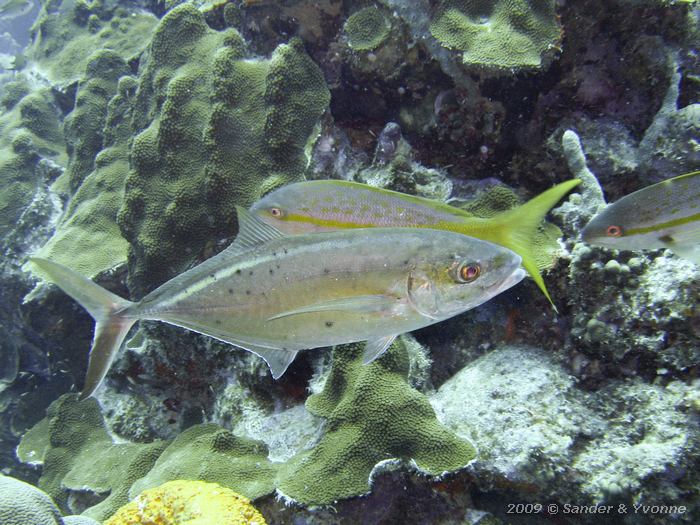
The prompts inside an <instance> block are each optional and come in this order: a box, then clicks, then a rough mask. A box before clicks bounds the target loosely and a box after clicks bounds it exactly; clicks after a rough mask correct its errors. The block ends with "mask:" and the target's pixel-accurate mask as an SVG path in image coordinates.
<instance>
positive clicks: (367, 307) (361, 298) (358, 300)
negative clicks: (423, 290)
mask: <svg viewBox="0 0 700 525" xmlns="http://www.w3.org/2000/svg"><path fill="white" fill-rule="evenodd" d="M395 305H396V299H395V298H393V297H390V296H388V295H357V296H354V297H341V298H340V299H332V300H330V301H322V302H320V303H314V304H310V305H307V306H302V307H301V308H295V309H294V310H287V311H286V312H281V313H279V314H276V315H273V316H272V317H268V318H267V320H268V321H274V320H275V319H281V318H282V317H289V316H291V315H299V314H310V313H315V312H379V311H382V310H388V309H390V308H392V307H394V306H395Z"/></svg>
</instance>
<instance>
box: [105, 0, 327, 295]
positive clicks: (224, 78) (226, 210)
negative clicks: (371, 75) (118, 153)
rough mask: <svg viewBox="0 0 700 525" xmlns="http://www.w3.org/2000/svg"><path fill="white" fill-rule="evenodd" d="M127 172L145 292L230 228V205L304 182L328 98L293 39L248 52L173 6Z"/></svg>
mask: <svg viewBox="0 0 700 525" xmlns="http://www.w3.org/2000/svg"><path fill="white" fill-rule="evenodd" d="M141 67H142V70H143V73H142V74H141V75H140V84H139V89H138V91H137V94H136V100H135V106H134V123H135V127H136V130H135V131H136V136H135V138H134V141H133V145H132V149H131V159H132V170H131V172H130V174H129V176H128V179H127V183H126V191H125V195H124V204H123V206H122V208H121V210H120V214H119V224H120V227H121V230H122V233H123V235H124V236H125V237H126V238H127V240H128V241H129V242H130V243H131V247H130V253H129V263H130V270H131V279H132V280H131V287H132V291H133V292H135V294H136V295H142V294H143V293H144V292H145V291H147V290H148V289H150V288H151V287H153V286H154V285H156V284H160V283H162V282H163V281H165V280H167V279H168V278H170V277H172V276H173V275H174V274H177V273H179V272H180V271H182V270H183V269H184V268H186V267H187V266H188V265H190V264H191V263H192V262H193V261H194V260H195V259H196V258H197V257H199V256H201V254H202V251H203V250H204V248H205V247H206V243H207V241H208V240H212V239H217V238H223V237H230V236H232V234H233V233H234V232H235V220H236V219H235V213H233V209H234V205H236V204H239V205H243V206H246V207H247V206H249V205H250V204H252V203H253V202H254V201H255V200H257V199H258V198H259V197H260V196H261V195H262V194H264V193H265V192H266V191H269V190H271V189H273V188H275V187H277V186H278V185H280V184H284V183H287V182H291V181H295V180H300V179H301V178H302V177H303V175H304V172H305V170H306V167H307V163H308V159H307V156H306V153H305V148H306V146H307V143H308V142H309V140H310V139H311V138H312V137H313V136H314V134H313V132H314V128H315V126H316V124H317V121H318V119H319V117H320V116H321V114H322V113H323V112H324V111H325V109H326V107H327V105H328V103H329V99H330V94H329V91H328V88H327V87H326V85H325V81H324V79H323V75H322V74H321V71H320V70H319V68H318V67H317V66H316V64H314V62H313V61H312V60H311V59H310V58H309V57H308V55H307V54H306V53H305V52H304V49H303V46H302V44H301V42H300V41H298V40H293V41H292V42H291V43H290V44H284V45H280V46H279V47H278V48H277V49H276V50H275V51H274V52H273V54H272V56H271V58H270V59H268V60H265V59H251V58H249V57H248V56H247V55H246V52H245V43H244V42H243V40H242V38H241V36H240V35H239V34H238V32H237V31H235V30H234V29H227V30H225V31H222V32H218V31H214V30H212V29H210V28H209V27H208V26H207V24H206V22H205V20H204V16H203V15H202V14H201V13H200V12H199V11H198V10H197V9H196V8H195V7H193V6H192V5H191V4H183V5H180V6H178V7H176V8H174V9H173V10H172V11H170V12H169V13H168V14H167V15H166V16H165V17H164V18H163V19H162V20H161V23H160V24H159V26H158V27H157V29H156V32H155V35H154V37H153V40H152V42H151V44H150V46H149V49H148V51H147V55H146V58H145V59H144V60H143V61H142V63H141Z"/></svg>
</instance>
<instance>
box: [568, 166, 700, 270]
mask: <svg viewBox="0 0 700 525" xmlns="http://www.w3.org/2000/svg"><path fill="white" fill-rule="evenodd" d="M698 209H700V171H694V172H692V173H687V174H685V175H680V176H678V177H674V178H672V179H668V180H665V181H662V182H659V183H657V184H652V185H651V186H647V187H646V188H642V189H641V190H638V191H635V192H634V193H630V194H629V195H626V196H624V197H622V198H621V199H620V200H618V201H617V202H615V203H613V204H610V205H609V206H607V207H606V208H605V209H604V210H603V211H601V212H600V213H599V214H598V215H596V216H595V217H594V218H593V219H591V221H590V222H589V223H588V224H587V225H586V227H585V228H584V229H583V231H582V232H581V235H582V237H583V240H584V241H586V242H588V243H590V244H595V245H599V246H605V247H609V248H617V249H618V250H645V249H658V248H669V249H671V250H673V252H674V253H675V254H676V255H679V256H680V257H684V258H686V259H688V260H691V261H693V262H695V263H696V264H700V212H699V211H698Z"/></svg>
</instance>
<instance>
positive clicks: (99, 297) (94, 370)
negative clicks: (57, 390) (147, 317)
mask: <svg viewBox="0 0 700 525" xmlns="http://www.w3.org/2000/svg"><path fill="white" fill-rule="evenodd" d="M29 260H30V261H31V262H32V264H34V265H35V266H36V267H37V268H39V270H41V272H42V273H43V274H44V275H46V276H48V278H49V280H50V281H52V282H53V283H55V284H56V285H57V286H58V287H59V288H61V290H63V291H64V292H65V293H67V294H68V295H70V296H71V297H72V298H73V299H75V300H76V301H77V302H78V303H80V305H81V306H82V307H83V308H85V309H86V310H87V311H88V312H89V313H90V315H91V316H92V317H93V319H95V335H94V337H93V339H92V349H91V350H90V360H89V363H88V371H87V376H86V377H85V386H84V387H83V391H82V392H81V393H80V399H81V400H82V399H85V398H87V397H89V396H90V395H92V393H93V392H94V391H95V390H96V389H97V387H98V386H99V384H100V383H101V382H102V380H103V379H104V377H105V375H106V374H107V370H109V367H110V365H111V364H112V360H113V359H114V356H115V355H116V353H117V351H118V350H119V347H120V346H121V344H122V341H124V338H125V337H126V334H127V333H128V332H129V329H130V328H131V326H132V325H133V324H134V323H135V322H136V321H137V318H136V317H132V316H130V315H129V316H128V315H125V311H126V310H127V309H128V308H129V307H130V306H132V305H133V304H134V303H132V302H131V301H127V300H126V299H122V298H121V297H119V296H118V295H114V294H113V293H112V292H109V291H107V290H105V289H104V288H102V287H101V286H99V285H98V284H96V283H94V282H92V281H91V280H90V279H88V278H87V277H84V276H82V275H80V274H79V273H77V272H74V271H73V270H71V269H70V268H67V267H65V266H63V265H61V264H58V263H55V262H52V261H49V260H47V259H39V258H36V257H32V258H30V259H29Z"/></svg>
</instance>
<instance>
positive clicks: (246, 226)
mask: <svg viewBox="0 0 700 525" xmlns="http://www.w3.org/2000/svg"><path fill="white" fill-rule="evenodd" d="M236 212H238V235H237V236H236V240H234V241H233V242H232V243H231V245H230V246H229V247H228V248H226V250H224V251H226V252H227V254H229V255H235V254H239V253H243V252H247V251H248V250H251V249H253V248H256V247H257V246H262V245H263V244H266V243H268V242H270V241H273V240H275V239H282V238H284V237H286V235H285V234H284V233H282V232H281V231H279V230H278V229H277V228H275V227H274V226H270V225H269V224H267V223H266V222H264V221H262V220H260V219H259V218H258V217H256V216H255V215H253V214H252V213H250V212H249V211H248V210H246V209H245V208H241V207H240V206H236Z"/></svg>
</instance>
